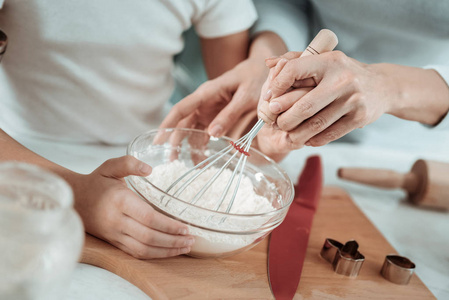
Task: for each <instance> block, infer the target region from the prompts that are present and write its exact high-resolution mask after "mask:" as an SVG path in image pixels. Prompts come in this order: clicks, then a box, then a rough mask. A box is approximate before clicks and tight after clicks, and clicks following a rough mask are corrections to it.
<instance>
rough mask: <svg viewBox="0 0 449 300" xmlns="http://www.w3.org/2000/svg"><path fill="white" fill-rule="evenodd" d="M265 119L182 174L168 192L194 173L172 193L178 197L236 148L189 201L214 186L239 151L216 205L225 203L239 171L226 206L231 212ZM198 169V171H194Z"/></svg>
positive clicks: (194, 201)
mask: <svg viewBox="0 0 449 300" xmlns="http://www.w3.org/2000/svg"><path fill="white" fill-rule="evenodd" d="M264 124H265V123H264V121H263V120H262V119H259V120H258V121H257V122H256V124H255V125H254V126H253V128H251V130H250V131H249V132H248V133H247V134H246V135H244V136H243V137H241V138H240V139H238V140H237V141H236V142H234V143H232V142H231V144H232V145H230V146H228V147H226V148H224V149H222V150H221V151H219V152H217V153H216V154H214V155H211V156H210V157H208V158H207V159H205V160H203V161H202V162H200V163H198V164H197V165H195V166H194V167H192V168H191V169H189V170H188V171H187V172H186V173H184V174H183V175H182V176H180V177H179V178H178V179H177V180H176V181H175V182H173V183H172V184H171V185H170V186H169V187H168V188H167V189H166V192H167V193H168V192H169V191H170V190H172V189H173V188H174V187H175V186H176V185H177V184H178V183H180V182H181V180H183V179H184V178H186V177H187V176H188V175H189V174H191V173H193V175H192V176H191V177H190V178H188V179H187V180H186V181H185V182H183V183H182V184H181V186H180V187H179V188H178V189H177V190H175V192H174V193H173V194H172V195H173V196H175V197H178V196H179V195H180V194H181V193H182V192H183V191H184V190H185V189H186V188H187V186H188V185H190V184H191V183H192V182H193V181H194V180H195V179H196V178H198V177H199V176H200V175H201V174H203V173H204V172H205V171H206V170H207V169H208V168H210V167H211V166H212V165H214V164H215V163H216V162H217V161H219V160H220V159H222V158H223V157H224V156H225V155H227V154H228V153H230V152H231V151H232V150H233V149H234V150H236V151H235V153H233V154H232V155H231V156H230V158H229V159H228V160H227V161H226V163H224V164H223V165H222V166H221V168H220V169H219V170H218V171H217V172H216V173H215V174H214V176H212V178H211V179H209V180H208V181H207V183H206V184H205V185H204V186H203V187H202V188H201V189H200V191H199V192H198V193H196V194H195V196H194V197H193V198H192V199H190V201H189V203H191V204H195V203H196V202H198V200H199V199H200V198H201V197H202V196H203V195H204V193H205V192H206V191H207V190H208V189H209V188H210V187H211V186H212V184H213V183H214V182H215V181H216V180H217V178H218V177H219V176H220V175H221V174H222V173H223V171H224V170H225V169H226V168H227V167H228V166H229V164H230V163H231V162H232V160H233V159H234V158H235V156H236V155H237V154H239V153H241V154H242V155H241V156H240V157H239V159H238V162H237V164H236V166H235V168H234V170H233V172H232V175H231V177H230V180H229V181H228V183H227V184H226V187H225V189H224V190H223V192H222V194H221V196H220V198H219V200H218V205H216V207H215V210H218V209H219V208H220V207H221V205H222V204H223V202H224V200H225V198H226V195H227V194H228V192H229V190H230V188H231V186H232V183H233V182H234V179H235V177H236V175H237V173H238V179H237V183H236V186H235V188H234V191H233V194H232V197H231V199H230V202H229V204H228V206H227V207H226V213H229V211H230V210H231V208H232V206H233V204H234V200H235V198H236V196H237V192H238V189H239V186H240V183H241V181H242V177H243V174H244V172H243V171H244V168H245V165H246V162H247V159H248V156H249V154H248V151H249V149H250V147H251V143H252V141H253V139H254V138H255V137H256V135H257V133H259V131H260V129H262V127H263V125H264ZM194 171H196V172H194ZM169 202H170V200H168V201H167V203H166V205H168V203H169ZM186 209H187V208H185V209H184V210H183V211H182V212H181V214H182V213H183V212H184V211H185V210H186Z"/></svg>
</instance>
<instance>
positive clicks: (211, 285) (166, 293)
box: [81, 187, 435, 300]
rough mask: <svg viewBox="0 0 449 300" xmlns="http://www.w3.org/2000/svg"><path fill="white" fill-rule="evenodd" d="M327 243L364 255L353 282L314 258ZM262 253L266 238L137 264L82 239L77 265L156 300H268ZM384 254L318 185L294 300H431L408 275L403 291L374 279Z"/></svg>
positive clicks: (353, 214)
mask: <svg viewBox="0 0 449 300" xmlns="http://www.w3.org/2000/svg"><path fill="white" fill-rule="evenodd" d="M328 237H329V238H333V239H335V240H338V241H340V242H343V243H344V242H346V241H347V240H349V239H356V240H357V242H358V243H359V245H360V248H359V250H360V252H361V253H362V254H363V255H365V257H366V260H365V262H364V265H363V266H362V269H361V271H360V274H359V276H358V277H357V278H355V279H351V278H348V277H345V276H343V275H338V274H335V273H334V272H333V270H332V267H331V265H330V264H329V263H328V262H326V261H325V260H324V259H322V258H321V257H320V256H319V252H320V250H321V247H322V245H323V243H324V240H325V239H326V238H328ZM267 247H268V240H267V239H266V240H264V241H262V242H261V243H260V244H259V245H257V246H256V247H254V248H253V249H251V250H249V251H247V252H244V253H241V254H238V255H236V256H233V257H230V258H224V259H196V258H191V257H188V256H180V257H174V258H168V259H156V260H147V261H141V260H137V259H135V258H133V257H131V256H129V255H127V254H125V253H124V252H122V251H121V250H119V249H117V248H115V247H113V246H111V245H109V244H107V243H105V242H103V241H101V240H99V239H96V238H94V237H92V236H90V235H87V236H86V243H85V247H84V251H83V255H82V259H81V262H83V263H87V264H92V265H95V266H98V267H101V268H104V269H106V270H109V271H111V272H113V273H115V274H117V275H119V276H121V277H123V278H124V279H126V280H128V281H129V282H131V283H132V284H134V285H136V286H137V287H139V288H140V289H141V290H142V291H144V292H145V293H146V294H148V295H149V296H150V297H151V298H153V299H156V300H157V299H273V296H272V294H271V291H270V287H269V283H268V277H267V250H268V249H267ZM392 253H395V250H394V249H393V247H391V246H390V244H389V243H388V242H387V241H386V240H385V238H384V237H383V236H382V235H381V233H380V232H379V231H378V230H377V229H376V228H375V227H374V226H373V225H372V224H371V223H370V221H369V220H368V219H367V218H366V217H365V215H364V214H363V213H362V212H361V211H360V210H359V209H358V208H357V207H356V205H355V204H354V203H353V202H352V200H351V199H350V197H349V196H348V194H347V193H346V192H344V191H343V190H342V189H340V188H337V187H325V188H324V190H323V193H322V198H321V201H320V205H319V207H318V211H317V214H316V215H315V219H314V222H313V226H312V231H311V235H310V241H309V246H308V248H307V254H306V259H305V262H304V268H303V271H302V277H301V281H300V284H299V287H298V290H297V292H296V295H295V297H294V299H435V298H434V296H433V295H432V294H431V292H430V291H429V290H428V289H427V288H426V286H425V285H424V284H423V283H422V282H421V280H420V279H419V278H418V277H417V276H416V275H413V277H412V279H411V281H410V283H409V284H408V285H406V286H401V285H396V284H393V283H391V282H389V281H387V280H385V279H384V278H383V277H382V276H381V275H380V273H379V272H380V269H381V267H382V264H383V261H384V258H385V256H386V255H387V254H392ZM399 254H400V253H399ZM417 267H418V268H419V266H417Z"/></svg>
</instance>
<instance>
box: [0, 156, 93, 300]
mask: <svg viewBox="0 0 449 300" xmlns="http://www.w3.org/2000/svg"><path fill="white" fill-rule="evenodd" d="M83 241H84V230H83V225H82V222H81V219H80V217H79V216H78V214H77V213H76V212H75V210H74V209H73V193H72V190H71V188H70V186H69V185H68V184H67V183H66V182H65V181H64V180H63V179H61V178H60V177H58V176H56V175H55V174H53V173H50V172H49V171H46V170H44V169H41V168H39V167H36V166H33V165H29V164H25V163H18V162H6V163H1V164H0V299H17V300H22V299H33V300H40V299H45V300H49V299H63V298H64V293H65V291H66V290H67V288H68V285H69V283H70V280H71V275H72V272H73V270H74V268H75V266H76V263H77V261H78V259H79V257H80V254H81V249H82V245H83Z"/></svg>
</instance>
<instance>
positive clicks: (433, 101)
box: [369, 64, 449, 125]
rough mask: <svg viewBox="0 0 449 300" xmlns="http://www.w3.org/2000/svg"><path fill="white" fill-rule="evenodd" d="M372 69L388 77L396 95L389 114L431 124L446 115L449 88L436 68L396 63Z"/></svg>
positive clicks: (393, 96)
mask: <svg viewBox="0 0 449 300" xmlns="http://www.w3.org/2000/svg"><path fill="white" fill-rule="evenodd" d="M369 68H371V69H373V70H377V72H378V73H380V74H383V75H384V76H385V78H388V84H389V85H390V88H389V90H390V91H391V93H393V95H392V97H391V96H390V97H389V98H390V99H391V103H390V108H389V109H388V110H387V111H386V112H387V113H389V114H392V115H394V116H396V117H398V118H401V119H405V120H411V121H417V122H421V123H423V124H428V125H436V124H438V122H439V121H441V119H442V118H443V117H444V116H445V115H446V114H447V112H448V110H449V87H448V85H447V84H446V82H445V81H444V80H443V78H442V77H441V76H440V74H439V73H438V72H437V71H435V70H432V69H422V68H416V67H407V66H400V65H393V64H373V65H371V66H369Z"/></svg>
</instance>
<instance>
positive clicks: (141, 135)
mask: <svg viewBox="0 0 449 300" xmlns="http://www.w3.org/2000/svg"><path fill="white" fill-rule="evenodd" d="M162 130H163V131H166V132H175V131H185V132H196V133H201V134H206V135H208V136H209V139H210V138H214V139H217V140H220V139H222V140H226V141H229V142H231V141H233V140H232V139H231V138H229V137H227V136H221V137H213V136H211V135H209V133H208V132H207V131H205V130H200V129H193V128H157V129H151V130H148V131H146V132H143V133H141V134H139V135H137V136H136V137H135V138H134V139H133V140H132V141H131V142H130V143H129V144H128V147H127V148H126V154H127V155H131V156H133V157H135V156H134V155H132V154H131V147H132V146H133V145H134V143H135V142H136V141H138V140H139V139H140V138H142V137H143V136H145V135H148V134H151V133H157V132H160V131H162ZM248 151H252V152H255V153H256V154H258V155H260V156H262V158H264V159H265V160H267V161H268V162H270V163H271V164H272V165H273V166H274V167H275V168H276V169H277V170H278V171H279V172H280V173H281V174H282V175H283V176H284V177H285V178H286V179H288V182H289V187H290V190H291V191H292V193H291V196H290V199H289V200H288V202H287V203H286V204H285V205H284V206H283V207H282V208H280V209H276V210H272V211H268V212H265V213H257V214H235V213H226V212H221V211H217V210H213V209H208V208H205V207H202V206H198V205H195V204H192V203H190V202H187V201H184V200H182V199H180V198H178V197H175V196H173V195H170V194H168V193H167V192H166V191H164V190H162V189H160V188H159V187H157V186H156V185H154V184H152V183H151V182H150V181H149V180H148V179H147V178H146V177H143V176H136V175H133V176H134V177H139V178H141V179H142V180H144V181H145V182H146V183H149V184H150V185H151V186H152V187H153V188H155V189H156V190H158V191H159V192H161V193H162V194H164V195H166V196H168V197H170V198H171V199H173V200H177V201H181V202H182V203H184V204H186V205H188V206H191V207H194V208H198V209H200V210H204V211H208V212H211V213H214V214H219V215H223V216H228V217H229V216H232V217H242V218H243V217H256V216H269V215H277V214H279V213H280V212H283V211H284V210H288V208H289V207H290V205H291V204H292V203H293V200H294V198H295V188H294V185H293V181H292V180H291V178H290V176H288V174H287V172H286V171H285V170H284V169H283V168H282V167H281V166H280V165H279V164H278V163H277V162H276V161H274V160H273V159H271V158H270V157H268V156H267V155H265V154H263V153H262V152H260V151H259V150H257V149H254V148H252V147H250V149H249V150H248ZM135 158H137V157H135ZM137 159H138V158H137ZM127 181H129V182H130V184H131V185H132V187H133V188H134V189H136V187H135V186H134V184H133V183H132V180H127ZM136 191H137V189H136ZM145 199H146V197H145ZM146 200H147V201H150V200H148V199H146Z"/></svg>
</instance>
